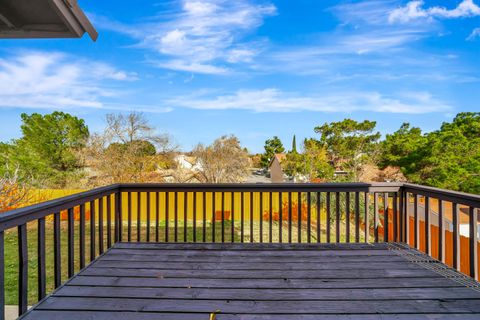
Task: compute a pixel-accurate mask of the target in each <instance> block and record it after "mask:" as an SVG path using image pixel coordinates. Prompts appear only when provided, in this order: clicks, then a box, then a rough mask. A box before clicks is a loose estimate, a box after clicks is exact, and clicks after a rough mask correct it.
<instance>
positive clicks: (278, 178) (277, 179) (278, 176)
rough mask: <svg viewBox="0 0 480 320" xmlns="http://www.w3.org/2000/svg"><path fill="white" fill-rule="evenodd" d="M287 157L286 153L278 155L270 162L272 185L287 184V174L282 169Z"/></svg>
mask: <svg viewBox="0 0 480 320" xmlns="http://www.w3.org/2000/svg"><path fill="white" fill-rule="evenodd" d="M286 156H287V155H286V154H284V153H276V154H275V155H274V156H273V158H272V160H270V164H269V165H268V170H269V171H270V179H271V181H272V183H281V182H285V173H284V172H283V169H282V162H283V161H284V160H285V158H286Z"/></svg>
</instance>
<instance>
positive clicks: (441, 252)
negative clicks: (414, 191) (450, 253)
mask: <svg viewBox="0 0 480 320" xmlns="http://www.w3.org/2000/svg"><path fill="white" fill-rule="evenodd" d="M444 234H445V230H444V227H443V201H442V200H440V199H439V200H438V260H440V261H442V262H445V243H444V242H443V236H444Z"/></svg>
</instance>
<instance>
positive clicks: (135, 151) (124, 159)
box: [87, 112, 176, 184]
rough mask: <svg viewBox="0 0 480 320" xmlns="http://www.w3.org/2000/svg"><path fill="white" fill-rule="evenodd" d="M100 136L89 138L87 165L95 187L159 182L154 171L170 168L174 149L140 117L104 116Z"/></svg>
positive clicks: (137, 115) (138, 114) (163, 136)
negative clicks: (102, 130)
mask: <svg viewBox="0 0 480 320" xmlns="http://www.w3.org/2000/svg"><path fill="white" fill-rule="evenodd" d="M106 120H107V126H106V128H105V129H104V132H103V133H100V134H94V135H92V137H91V139H90V141H89V145H88V148H87V150H88V152H87V154H88V161H87V162H88V164H89V166H90V167H91V168H92V169H93V171H94V175H95V181H93V183H95V184H105V183H121V182H160V181H163V177H162V176H161V174H160V173H159V172H158V169H160V168H165V167H169V166H171V165H172V164H173V153H174V151H175V149H176V147H175V146H174V145H173V144H172V143H171V139H170V137H169V136H168V135H165V134H160V135H158V134H155V129H154V127H152V126H151V125H150V124H149V123H148V120H147V119H146V117H145V116H144V115H143V114H142V113H138V112H132V113H130V114H128V115H123V114H108V115H107V116H106Z"/></svg>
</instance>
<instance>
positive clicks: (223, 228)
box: [220, 192, 225, 243]
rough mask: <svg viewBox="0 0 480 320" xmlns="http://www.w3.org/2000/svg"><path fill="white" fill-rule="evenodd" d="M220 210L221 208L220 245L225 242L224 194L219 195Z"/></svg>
mask: <svg viewBox="0 0 480 320" xmlns="http://www.w3.org/2000/svg"><path fill="white" fill-rule="evenodd" d="M220 200H221V204H220V205H221V208H222V243H224V242H225V192H222V194H221V198H220Z"/></svg>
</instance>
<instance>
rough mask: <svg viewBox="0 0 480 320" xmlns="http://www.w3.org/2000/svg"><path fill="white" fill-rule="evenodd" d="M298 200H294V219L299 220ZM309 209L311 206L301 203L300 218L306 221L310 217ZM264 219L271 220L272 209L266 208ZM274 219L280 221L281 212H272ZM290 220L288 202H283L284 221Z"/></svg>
mask: <svg viewBox="0 0 480 320" xmlns="http://www.w3.org/2000/svg"><path fill="white" fill-rule="evenodd" d="M298 209H299V207H298V202H292V221H298V217H299V214H298V211H299V210H298ZM308 211H309V207H308V206H307V204H306V203H301V204H300V218H301V220H302V221H306V220H307V218H308ZM263 220H264V221H269V220H270V211H268V210H266V211H264V213H263ZM272 220H273V221H280V213H279V212H278V211H277V212H272ZM288 220H289V208H288V202H283V203H282V222H285V221H288Z"/></svg>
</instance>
